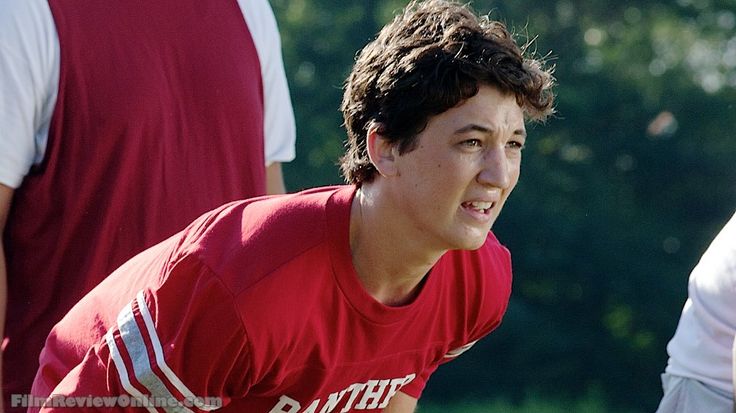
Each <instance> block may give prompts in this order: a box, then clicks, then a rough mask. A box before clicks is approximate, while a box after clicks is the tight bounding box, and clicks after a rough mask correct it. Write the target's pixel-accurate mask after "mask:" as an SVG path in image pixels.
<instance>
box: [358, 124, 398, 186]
mask: <svg viewBox="0 0 736 413" xmlns="http://www.w3.org/2000/svg"><path fill="white" fill-rule="evenodd" d="M383 130H384V126H383V124H382V123H377V122H373V123H371V125H370V126H369V127H368V135H367V136H366V142H365V144H366V149H367V150H368V157H369V158H370V160H371V163H372V164H373V166H375V167H376V170H377V171H378V173H379V174H381V175H382V176H395V175H396V171H397V169H396V157H397V156H398V151H397V148H396V146H395V145H394V144H391V142H389V140H388V138H387V137H386V136H385V135H384V134H383Z"/></svg>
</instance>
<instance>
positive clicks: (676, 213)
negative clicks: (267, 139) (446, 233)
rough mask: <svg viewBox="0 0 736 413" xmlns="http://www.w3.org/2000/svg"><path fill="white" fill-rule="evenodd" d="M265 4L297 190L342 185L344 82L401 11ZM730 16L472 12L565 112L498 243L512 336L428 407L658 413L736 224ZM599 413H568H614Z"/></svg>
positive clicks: (569, 4) (322, 3) (626, 5)
mask: <svg viewBox="0 0 736 413" xmlns="http://www.w3.org/2000/svg"><path fill="white" fill-rule="evenodd" d="M272 4H273V7H274V10H275V12H276V15H277V19H278V21H279V24H280V27H281V30H282V33H283V46H284V56H285V61H286V68H287V76H288V77H289V81H290V85H291V90H292V96H293V99H294V105H295V109H296V115H297V127H298V134H299V136H298V147H297V159H296V160H295V161H294V162H292V163H291V164H289V165H287V166H286V168H285V174H286V180H287V185H288V187H289V188H290V189H291V190H297V189H301V188H305V187H310V186H315V185H324V184H332V183H339V182H341V178H340V176H339V172H338V168H337V167H336V162H337V158H338V157H339V156H340V154H341V153H342V142H343V139H344V136H345V133H344V130H343V129H342V128H341V127H340V124H341V123H342V119H341V116H340V113H339V105H340V100H341V95H342V90H341V87H342V83H343V81H344V79H345V77H346V76H347V74H348V73H349V70H350V67H351V65H352V62H353V58H354V56H355V53H356V52H357V51H358V50H359V49H360V48H361V47H362V46H363V45H365V43H367V42H368V41H369V40H370V39H372V38H373V37H374V36H375V34H376V32H377V31H378V29H379V28H380V27H381V26H382V25H383V24H384V23H385V22H386V21H388V20H389V19H390V18H391V16H392V14H393V12H394V11H395V10H397V9H399V8H400V7H402V6H403V4H404V2H402V1H396V0H391V1H389V0H386V1H378V0H369V1H367V0H341V1H337V0H288V1H287V0H273V1H272ZM735 6H736V3H734V1H733V0H721V1H717V0H677V1H676V2H664V1H655V0H644V1H632V0H624V1H620V2H611V1H600V0H593V1H591V0H586V1H582V0H574V1H573V0H556V1H548V2H535V3H529V2H522V1H515V0H511V1H500V0H484V1H481V0H478V1H475V2H474V3H473V7H474V9H476V10H478V11H480V12H483V13H486V12H489V11H490V12H491V17H492V18H495V19H500V20H502V21H505V22H506V23H507V25H508V26H510V27H512V28H513V29H514V31H515V32H516V33H517V38H518V39H519V41H520V42H522V43H524V42H526V41H527V40H529V39H534V38H536V42H535V43H534V45H533V46H532V50H536V52H537V54H538V55H540V56H546V58H547V60H548V62H549V63H550V64H554V65H555V66H556V77H557V80H558V83H559V87H558V89H557V93H558V99H557V110H558V114H557V116H556V117H555V118H554V119H551V120H550V121H549V122H548V123H547V124H546V125H536V126H532V125H530V127H529V139H528V142H527V143H528V148H527V150H526V152H525V155H524V165H523V171H522V177H521V181H520V183H519V185H518V187H517V189H516V190H515V192H514V194H513V195H512V196H511V199H510V200H509V202H508V203H507V205H506V207H505V209H504V212H503V214H502V215H501V218H500V220H499V222H498V223H497V224H496V227H495V228H494V231H495V232H496V233H497V235H498V236H499V238H500V239H501V240H502V241H503V242H504V243H505V244H506V245H507V246H508V247H509V248H510V250H511V251H512V255H513V257H514V274H515V275H514V277H515V282H514V292H513V294H512V300H511V303H510V306H509V310H508V313H507V315H506V317H505V320H504V323H503V325H502V326H501V327H500V328H499V329H498V330H497V331H496V332H494V333H493V334H491V335H490V336H489V337H488V338H486V339H485V340H483V341H481V342H480V343H479V344H478V345H476V347H475V348H474V349H473V350H472V351H469V352H468V353H466V354H464V355H463V357H461V358H459V359H458V360H457V361H454V362H453V363H451V365H450V366H447V367H443V368H441V369H439V371H438V372H437V373H436V374H435V376H434V377H433V379H432V380H431V381H430V384H429V387H428V389H427V391H426V392H425V399H426V400H428V401H431V402H437V403H439V402H441V403H443V404H444V403H449V402H448V400H450V399H453V398H454V399H455V400H457V399H468V398H476V399H488V398H494V397H501V396H503V397H507V398H509V399H510V400H511V402H513V403H515V404H514V406H519V405H520V403H522V402H523V401H524V400H525V397H526V395H527V394H529V392H534V393H535V394H539V395H540V397H550V396H554V397H566V398H569V399H575V398H576V397H579V395H581V394H587V393H588V392H589V391H591V389H599V391H600V400H601V403H604V402H605V403H610V404H611V405H613V406H621V407H624V408H626V407H628V408H642V409H644V410H647V411H653V410H654V408H655V407H656V404H657V402H658V400H659V397H660V394H661V387H660V383H659V374H660V373H661V371H662V369H663V368H664V365H665V363H666V357H667V355H666V351H665V346H666V344H667V341H668V340H669V338H670V337H671V336H672V334H673V332H674V329H675V326H676V323H677V320H678V317H679V313H680V310H681V307H682V303H683V302H684V299H685V297H686V284H687V277H688V274H689V272H690V270H691V268H692V267H693V266H694V264H695V263H696V262H697V260H698V257H699V256H700V254H701V253H702V251H703V250H704V249H705V248H706V246H707V244H708V242H709V241H710V239H711V238H712V237H713V236H714V234H715V233H716V231H717V230H718V228H719V227H720V226H721V225H722V224H723V223H724V222H725V220H726V219H727V217H728V216H730V214H732V213H733V211H734V209H735V208H736V184H735V183H736V168H734V167H733V164H734V162H735V161H736V140H734V138H733V136H732V135H733V133H734V131H735V130H736V36H735V35H734V33H736V31H735V30H734V28H735V27H736V15H735V14H734V10H736V7H735ZM586 400H587V399H586ZM596 400H597V399H596ZM603 405H604V404H601V405H600V406H603ZM498 406H500V407H499V409H501V408H503V407H504V406H503V405H498ZM521 406H522V407H519V408H524V405H521ZM478 408H479V409H480V407H478ZM597 408H598V410H595V409H594V408H592V407H591V408H590V409H583V410H578V409H573V410H574V411H586V412H590V411H593V412H596V411H607V410H603V407H597ZM430 409H431V408H430V407H427V409H426V410H425V411H427V412H430V413H431V412H432V410H430ZM468 409H470V407H468ZM550 409H552V407H550ZM567 410H569V408H568V409H567ZM442 411H449V410H442ZM462 411H464V412H470V411H471V410H462ZM478 411H481V410H478ZM482 411H484V412H486V411H488V410H482ZM499 411H511V412H515V411H532V410H513V409H512V410H499ZM534 411H535V412H536V411H556V410H541V407H540V410H534Z"/></svg>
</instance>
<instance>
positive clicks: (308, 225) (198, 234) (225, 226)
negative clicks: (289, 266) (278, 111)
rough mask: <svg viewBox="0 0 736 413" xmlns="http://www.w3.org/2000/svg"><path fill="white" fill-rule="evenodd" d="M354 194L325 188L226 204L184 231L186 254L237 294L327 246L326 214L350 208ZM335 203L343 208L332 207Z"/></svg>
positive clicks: (342, 189)
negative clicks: (309, 252) (350, 201)
mask: <svg viewBox="0 0 736 413" xmlns="http://www.w3.org/2000/svg"><path fill="white" fill-rule="evenodd" d="M348 193H349V194H348ZM350 194H352V191H350V188H349V187H322V188H315V189H310V190H306V191H302V192H299V193H295V194H287V195H278V196H265V197H259V198H253V199H249V200H242V201H235V202H232V203H229V204H226V205H223V206H222V207H220V208H218V209H215V210H213V211H211V212H209V213H207V214H205V215H203V216H202V217H200V218H199V219H198V220H197V221H195V222H193V223H192V224H191V225H190V226H189V227H188V228H187V229H186V230H185V231H184V233H183V234H182V239H184V240H185V241H184V242H183V243H184V244H186V246H185V251H186V254H191V255H195V256H196V257H197V258H198V259H199V260H200V261H201V262H202V263H203V264H204V265H206V266H207V267H208V268H210V269H211V270H212V272H213V273H214V274H216V275H217V276H218V277H220V278H222V279H223V281H224V282H225V283H226V284H231V285H232V287H233V289H234V291H233V292H234V293H237V292H238V290H241V289H243V288H246V287H247V286H248V285H250V284H253V283H255V282H257V281H258V280H260V279H261V278H262V277H264V276H266V275H267V274H269V273H271V272H273V271H274V270H276V269H277V268H279V267H280V266H282V265H284V264H285V263H287V262H289V261H291V260H294V259H296V258H297V257H298V256H300V255H301V254H303V253H304V252H306V251H307V250H310V249H312V248H315V247H317V246H318V245H320V244H322V243H324V242H325V241H326V238H327V236H328V234H327V229H328V223H327V220H328V214H330V213H339V212H340V211H344V210H345V208H348V209H349V203H348V202H347V200H346V199H345V198H346V197H347V196H350ZM335 198H339V200H338V201H337V202H338V204H340V203H341V205H337V208H331V207H328V204H331V203H334V202H333V201H334V200H335Z"/></svg>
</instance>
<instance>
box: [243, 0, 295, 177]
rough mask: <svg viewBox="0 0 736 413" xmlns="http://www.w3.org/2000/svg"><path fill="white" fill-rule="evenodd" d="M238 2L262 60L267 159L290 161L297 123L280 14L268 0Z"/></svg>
mask: <svg viewBox="0 0 736 413" xmlns="http://www.w3.org/2000/svg"><path fill="white" fill-rule="evenodd" d="M238 3H239V5H240V8H241V10H242V12H243V16H244V17H245V21H246V23H247V25H248V30H249V31H250V34H251V37H252V38H253V42H254V44H255V46H256V51H257V53H258V60H259V62H260V64H261V77H262V80H263V100H264V102H263V103H264V112H263V116H264V119H263V128H264V150H265V159H266V163H267V164H271V163H273V162H289V161H291V160H293V159H294V157H295V155H296V149H295V142H296V123H295V120H294V110H293V107H292V104H291V96H290V95H289V85H288V83H287V80H286V73H285V71H284V63H283V58H282V55H281V37H280V35H279V31H278V26H277V23H276V17H275V16H274V14H273V10H272V9H271V6H270V5H269V4H268V2H267V1H266V0H256V1H253V0H239V1H238Z"/></svg>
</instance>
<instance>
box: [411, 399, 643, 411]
mask: <svg viewBox="0 0 736 413" xmlns="http://www.w3.org/2000/svg"><path fill="white" fill-rule="evenodd" d="M417 413H643V412H642V411H634V410H616V409H613V408H609V407H606V405H605V403H604V402H603V401H601V400H600V399H599V398H596V397H594V396H588V397H586V398H584V399H581V400H577V401H571V402H563V401H550V400H542V399H539V398H537V397H529V398H527V399H526V400H525V401H524V402H523V403H521V404H518V405H515V404H512V403H509V402H507V401H504V400H495V401H489V402H479V401H472V402H464V403H462V402H460V403H453V404H437V403H421V402H420V404H419V409H418V410H417Z"/></svg>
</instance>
